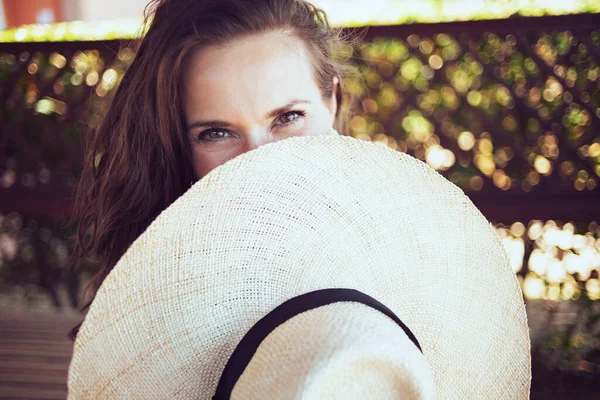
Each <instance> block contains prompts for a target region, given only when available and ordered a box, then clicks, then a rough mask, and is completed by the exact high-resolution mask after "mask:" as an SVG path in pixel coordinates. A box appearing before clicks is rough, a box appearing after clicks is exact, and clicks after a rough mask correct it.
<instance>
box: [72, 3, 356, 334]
mask: <svg viewBox="0 0 600 400" xmlns="http://www.w3.org/2000/svg"><path fill="white" fill-rule="evenodd" d="M145 26H146V27H148V28H147V32H146V34H145V36H144V38H143V39H142V40H141V42H140V43H139V47H138V49H137V54H136V57H135V58H134V60H133V62H132V64H131V66H130V67H129V69H128V70H127V72H126V73H125V75H124V76H123V79H122V81H121V83H120V85H119V87H118V89H117V91H116V93H115V95H114V98H113V100H112V103H111V105H110V107H109V108H108V111H107V114H106V116H105V118H104V119H103V121H102V122H101V124H100V125H99V126H98V127H97V128H96V129H94V130H92V131H91V132H90V133H89V134H88V135H87V137H86V139H85V157H84V166H83V171H82V175H81V179H80V181H79V184H78V187H77V194H76V200H75V209H74V214H75V219H76V220H77V221H78V222H79V230H78V235H77V243H76V249H75V252H74V254H73V258H72V263H78V262H80V261H82V260H84V259H91V260H93V261H95V262H96V263H97V264H98V266H99V269H98V271H97V273H96V275H95V276H94V277H93V279H92V281H91V282H90V286H89V287H88V289H91V290H92V291H93V293H95V291H96V290H97V289H98V288H99V287H100V284H101V283H102V281H103V280H104V279H105V278H106V276H107V275H108V274H109V272H110V271H111V270H112V268H113V267H114V265H115V264H116V262H117V261H118V260H119V259H120V258H121V256H122V255H123V254H124V252H125V251H126V250H127V248H128V247H129V246H130V245H131V244H132V243H133V241H134V240H135V239H136V238H137V237H138V236H139V235H140V234H141V233H142V232H143V231H144V230H145V229H146V228H147V227H148V225H149V224H150V223H151V222H152V220H154V219H155V218H156V216H157V215H158V214H159V213H160V212H161V211H162V210H164V209H165V208H167V207H168V206H169V205H170V204H171V203H172V202H173V201H174V200H175V199H177V198H178V197H179V196H180V195H182V194H183V193H184V192H185V191H186V190H187V189H188V188H189V187H190V183H191V182H192V181H193V180H194V174H193V170H192V161H191V154H190V150H189V148H188V142H187V140H188V139H187V135H186V130H185V125H184V121H185V118H184V113H183V108H182V97H181V94H180V87H181V83H182V82H181V79H182V75H183V70H184V66H185V63H186V59H187V57H188V56H189V55H190V54H192V53H193V52H194V51H196V50H197V49H199V48H201V47H202V46H206V45H208V44H218V43H223V42H226V41H229V40H232V39H234V38H236V37H240V36H244V35H248V34H253V33H260V32H266V31H271V30H283V31H285V32H289V33H290V34H291V35H293V36H295V37H297V38H298V39H300V40H302V41H303V43H304V45H305V46H306V48H307V49H308V51H309V54H310V56H311V59H312V64H313V71H314V75H315V79H316V82H317V84H318V85H319V87H320V89H321V92H322V95H323V97H324V98H330V97H331V95H332V94H333V91H334V86H333V77H335V76H337V77H338V78H339V79H340V82H341V84H340V90H337V92H336V97H337V103H338V115H337V118H336V127H337V128H338V129H342V124H343V121H344V117H343V116H342V115H341V114H342V113H343V111H342V112H340V109H341V107H342V103H343V101H344V91H343V90H342V89H341V88H342V87H343V86H342V84H343V80H342V74H343V72H344V71H345V66H344V63H343V62H341V61H339V60H338V59H339V54H340V53H341V51H340V50H342V47H341V46H342V44H343V40H341V38H340V33H339V31H335V30H333V29H332V28H331V27H330V26H329V23H328V21H327V17H326V15H325V13H324V12H323V11H321V10H320V9H318V8H316V7H315V6H314V5H312V4H310V3H308V2H307V1H305V0H154V1H152V2H151V3H150V4H149V5H148V7H147V8H146V12H145ZM342 110H343V109H342ZM90 303H91V302H90ZM90 303H88V304H87V305H86V306H85V307H84V309H86V308H87V307H89V305H90ZM82 311H83V310H82ZM77 329H78V327H76V328H75V329H74V330H73V332H72V337H73V338H74V335H75V334H76V332H77Z"/></svg>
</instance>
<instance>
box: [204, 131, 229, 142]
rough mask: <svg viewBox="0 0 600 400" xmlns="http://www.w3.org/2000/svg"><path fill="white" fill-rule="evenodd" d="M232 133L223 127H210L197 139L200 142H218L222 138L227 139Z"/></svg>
mask: <svg viewBox="0 0 600 400" xmlns="http://www.w3.org/2000/svg"><path fill="white" fill-rule="evenodd" d="M229 136H231V134H230V133H229V132H227V131H225V130H222V129H208V130H206V131H204V132H202V133H200V134H199V135H198V136H197V137H196V140H197V141H198V142H218V141H220V140H223V139H226V138H228V137H229Z"/></svg>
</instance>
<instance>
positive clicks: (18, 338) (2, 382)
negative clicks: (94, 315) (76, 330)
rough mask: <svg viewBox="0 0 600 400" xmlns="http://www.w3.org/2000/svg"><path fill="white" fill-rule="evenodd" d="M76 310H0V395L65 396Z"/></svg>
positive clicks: (10, 397)
mask: <svg viewBox="0 0 600 400" xmlns="http://www.w3.org/2000/svg"><path fill="white" fill-rule="evenodd" d="M81 319H82V318H81V317H80V316H77V315H76V314H68V315H67V314H58V313H56V314H53V313H28V314H22V313H21V314H15V313H6V312H0V399H2V400H7V399H20V400H23V399H28V400H29V399H31V400H37V399H44V400H51V399H52V400H53V399H65V398H66V397H67V373H68V369H69V363H70V361H71V353H72V351H73V342H71V340H69V338H68V337H67V334H68V332H69V331H70V330H71V328H72V327H73V326H75V325H77V324H78V323H79V322H80V321H81Z"/></svg>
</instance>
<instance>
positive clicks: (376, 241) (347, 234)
mask: <svg viewBox="0 0 600 400" xmlns="http://www.w3.org/2000/svg"><path fill="white" fill-rule="evenodd" d="M335 287H346V288H354V289H357V290H360V291H362V292H364V293H366V294H368V295H371V296H373V297H375V298H377V299H378V300H380V301H381V302H382V303H384V304H386V305H387V306H388V307H390V309H392V310H393V311H394V313H396V314H397V315H398V316H399V317H400V318H401V319H402V320H403V321H405V322H406V324H407V325H408V326H409V327H410V328H411V330H412V331H413V332H414V333H415V335H416V336H417V337H418V339H419V342H420V343H421V344H422V346H423V351H424V354H425V358H426V359H427V362H428V364H429V365H430V366H431V369H432V371H433V375H434V380H435V386H436V390H437V395H438V397H441V398H457V399H464V398H490V399H492V398H494V399H495V398H526V397H528V393H529V385H530V376H531V370H530V356H529V351H530V348H529V333H528V329H527V321H526V314H525V308H524V303H523V298H522V294H521V291H520V288H519V285H518V282H517V279H516V276H515V275H514V273H513V272H512V270H511V268H510V266H509V261H508V258H507V255H506V253H505V251H504V249H503V248H502V245H501V243H500V240H499V238H498V237H497V235H496V233H495V231H494V230H493V228H492V227H491V226H490V224H489V222H488V221H487V220H486V219H485V218H484V217H483V216H482V215H481V213H480V212H479V211H478V210H477V209H476V208H475V207H474V206H473V204H472V203H471V201H470V200H469V199H468V198H467V197H466V196H465V195H464V193H463V192H462V191H461V190H460V189H459V188H458V187H456V186H455V185H453V184H451V183H450V182H448V181H447V180H446V179H444V178H443V177H442V176H441V175H439V174H438V173H437V172H436V171H434V170H433V169H431V168H430V167H429V166H427V165H426V164H424V163H423V162H421V161H419V160H416V159H414V158H413V157H411V156H409V155H406V154H403V153H399V152H395V151H393V150H392V149H390V148H387V147H385V146H383V145H378V144H373V143H368V142H363V141H359V140H356V139H352V138H349V137H303V138H291V139H286V140H282V141H279V142H276V143H272V144H269V145H265V146H262V147H260V148H258V149H256V150H254V151H251V152H248V153H245V154H243V155H242V156H239V157H237V158H235V159H233V160H231V161H229V162H227V163H226V164H224V165H222V166H220V167H218V168H216V169H215V170H213V171H212V172H211V173H209V174H208V175H207V176H206V177H204V178H203V179H202V180H200V181H199V182H198V183H196V184H195V185H194V186H193V187H192V188H191V189H190V190H189V191H188V192H187V193H185V194H184V195H183V196H182V197H181V198H179V199H178V200H177V201H175V202H174V203H173V204H172V205H171V206H170V207H169V208H168V209H167V210H165V211H164V212H163V213H162V214H161V215H160V216H159V217H158V218H157V219H156V220H155V221H154V222H153V223H152V224H151V226H150V227H149V228H148V229H147V231H146V232H145V233H144V234H142V235H141V236H140V237H139V238H138V239H137V240H136V241H135V243H134V244H133V245H132V246H131V247H130V249H129V250H128V251H127V252H126V254H125V255H124V256H123V258H122V259H121V260H120V261H119V263H118V264H117V265H116V267H115V268H114V270H113V271H112V272H111V274H110V275H109V276H108V277H107V279H106V280H105V282H104V283H103V285H102V287H101V288H100V290H99V292H98V294H97V296H96V299H95V301H94V303H93V304H92V306H91V308H90V311H89V313H88V315H87V317H86V321H85V323H84V324H83V326H82V328H81V330H80V332H79V335H78V338H77V341H76V343H75V351H74V356H73V361H72V364H71V368H70V372H69V393H70V396H71V395H72V396H73V398H76V397H80V395H89V396H91V397H94V398H116V397H127V394H128V393H129V394H131V393H138V394H140V396H142V397H144V398H163V397H178V398H198V397H200V398H208V397H210V395H211V394H212V393H214V389H215V387H216V384H217V380H218V378H219V376H220V373H221V371H222V368H223V367H224V365H225V362H226V360H227V359H228V357H229V356H230V355H231V352H232V351H233V349H234V348H235V346H236V344H237V343H238V342H239V340H240V339H241V338H242V337H243V335H244V334H245V332H247V331H248V329H249V328H250V327H251V326H252V325H253V324H254V323H255V322H256V321H257V320H259V319H260V318H261V317H263V316H264V315H266V314H267V313H268V312H269V311H270V310H272V309H273V308H274V307H276V306H277V305H279V304H281V303H282V302H283V301H285V300H287V299H289V298H291V297H294V296H297V295H299V294H302V293H306V292H309V291H312V290H317V289H323V288H335ZM83 397H85V396H83Z"/></svg>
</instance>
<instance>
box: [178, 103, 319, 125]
mask: <svg viewBox="0 0 600 400" xmlns="http://www.w3.org/2000/svg"><path fill="white" fill-rule="evenodd" d="M298 104H312V101H310V100H300V99H295V100H292V101H290V102H289V103H287V104H285V105H283V106H281V107H277V108H275V109H273V110H271V111H269V112H268V113H267V115H266V118H267V119H269V118H275V117H277V116H279V115H281V114H283V113H284V112H286V111H289V109H290V108H293V107H295V106H297V105H298ZM232 125H233V124H231V123H230V122H227V121H220V120H207V121H195V122H193V123H191V124H190V125H188V127H187V129H188V130H191V129H193V128H198V127H202V126H220V127H223V128H228V127H230V126H232Z"/></svg>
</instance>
